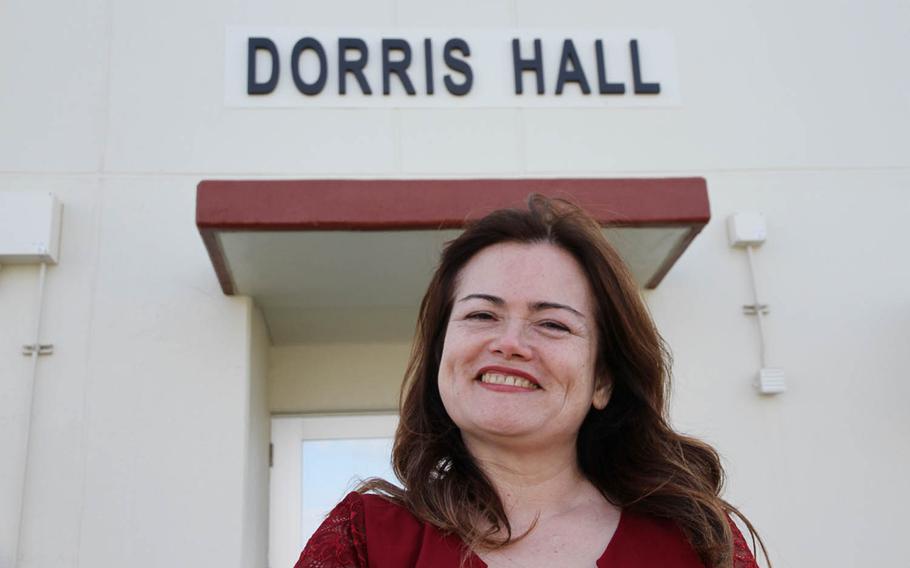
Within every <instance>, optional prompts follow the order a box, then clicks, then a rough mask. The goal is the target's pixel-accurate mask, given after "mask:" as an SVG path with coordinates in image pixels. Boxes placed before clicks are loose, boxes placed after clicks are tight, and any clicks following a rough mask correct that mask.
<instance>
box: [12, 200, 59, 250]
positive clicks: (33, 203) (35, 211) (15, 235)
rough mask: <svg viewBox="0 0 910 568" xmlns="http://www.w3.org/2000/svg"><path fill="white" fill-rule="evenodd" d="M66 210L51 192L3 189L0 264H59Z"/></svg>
mask: <svg viewBox="0 0 910 568" xmlns="http://www.w3.org/2000/svg"><path fill="white" fill-rule="evenodd" d="M62 210H63V206H62V204H61V203H60V202H59V201H58V200H57V198H56V197H54V195H53V194H51V193H44V192H26V191H0V264H31V263H39V262H47V263H50V264H56V263H57V259H58V255H59V252H60V218H61V214H62Z"/></svg>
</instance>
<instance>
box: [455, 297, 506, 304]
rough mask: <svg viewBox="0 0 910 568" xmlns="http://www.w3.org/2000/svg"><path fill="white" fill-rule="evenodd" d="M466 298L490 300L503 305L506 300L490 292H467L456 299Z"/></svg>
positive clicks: (461, 300) (492, 302)
mask: <svg viewBox="0 0 910 568" xmlns="http://www.w3.org/2000/svg"><path fill="white" fill-rule="evenodd" d="M467 300H484V301H487V302H490V303H491V304H496V305H497V306H503V305H505V303H506V301H505V300H503V299H502V298H500V297H499V296H493V295H491V294H468V295H467V296H464V297H462V298H461V299H460V300H458V301H459V302H465V301H467Z"/></svg>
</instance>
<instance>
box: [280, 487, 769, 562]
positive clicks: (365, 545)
mask: <svg viewBox="0 0 910 568" xmlns="http://www.w3.org/2000/svg"><path fill="white" fill-rule="evenodd" d="M733 531H734V537H735V539H734V562H733V566H734V568H758V565H757V564H756V563H755V559H754V558H753V556H752V553H751V552H750V551H749V547H748V545H747V544H746V541H745V539H743V536H742V534H741V533H740V532H739V531H738V530H737V529H736V527H734V528H733ZM462 549H463V544H462V542H461V540H460V539H459V538H458V537H457V536H453V535H443V534H442V533H440V532H439V531H438V530H437V529H436V528H435V527H434V526H432V525H430V524H428V523H425V522H423V521H420V520H418V519H417V518H416V517H414V516H413V515H412V514H411V513H410V512H409V511H408V510H407V509H405V508H404V507H401V506H400V505H396V504H395V503H392V502H390V501H388V500H386V499H384V498H382V497H379V496H378V495H362V494H360V493H356V492H355V493H349V494H348V495H347V497H345V498H344V499H343V500H342V501H341V503H339V504H338V505H337V506H336V507H335V508H334V509H333V510H332V512H331V513H329V516H328V517H327V518H326V520H325V521H324V522H323V523H322V525H321V526H320V527H319V528H318V529H317V530H316V532H315V533H313V536H312V537H311V538H310V541H309V542H308V543H307V545H306V548H305V549H304V550H303V552H302V553H301V554H300V559H299V560H298V561H297V564H295V565H294V568H368V567H369V568H405V567H411V566H413V567H415V568H458V567H459V565H460V562H461V551H462ZM597 566H598V567H599V568H606V567H610V568H616V567H620V568H704V566H703V565H702V563H701V561H700V560H699V559H698V556H697V555H696V554H695V551H694V550H693V549H692V547H691V546H690V545H689V543H688V541H686V538H685V536H683V534H682V532H681V531H680V530H679V528H678V527H676V525H675V524H674V523H672V522H671V521H666V520H660V519H656V518H652V517H645V516H641V515H636V514H633V513H629V512H628V511H623V513H622V516H621V517H620V520H619V526H618V527H617V528H616V532H615V533H614V534H613V538H612V539H611V540H610V543H609V545H608V546H607V548H606V550H604V553H603V555H602V556H601V557H600V559H598V560H597ZM464 568H486V564H484V562H483V561H482V560H481V559H480V558H478V557H477V556H476V555H475V554H470V555H469V556H468V558H467V561H466V562H465V563H464Z"/></svg>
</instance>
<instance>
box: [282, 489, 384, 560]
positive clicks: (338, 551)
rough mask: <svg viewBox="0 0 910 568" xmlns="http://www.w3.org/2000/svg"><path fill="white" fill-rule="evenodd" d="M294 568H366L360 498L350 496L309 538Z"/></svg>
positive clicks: (351, 494) (361, 500)
mask: <svg viewBox="0 0 910 568" xmlns="http://www.w3.org/2000/svg"><path fill="white" fill-rule="evenodd" d="M294 568H367V545H366V537H365V530H364V520H363V498H362V497H361V495H360V494H359V493H349V494H348V496H347V497H345V498H344V499H343V500H342V501H341V503H339V504H338V505H336V506H335V508H334V509H332V512H331V513H329V515H328V517H326V519H325V521H323V522H322V524H321V525H320V526H319V528H318V529H316V532H315V533H313V536H311V537H310V540H309V542H307V544H306V548H304V549H303V552H302V553H301V554H300V559H299V560H297V564H295V565H294Z"/></svg>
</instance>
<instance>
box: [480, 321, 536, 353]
mask: <svg viewBox="0 0 910 568" xmlns="http://www.w3.org/2000/svg"><path fill="white" fill-rule="evenodd" d="M525 327H526V326H525V323H524V322H523V321H515V320H512V321H509V322H507V323H506V324H505V325H503V326H502V327H501V328H500V329H499V333H498V334H497V335H496V337H495V338H494V339H493V341H492V342H491V343H490V351H492V352H493V353H496V354H498V355H501V356H503V357H505V358H506V359H511V358H513V357H518V358H521V359H529V358H530V357H531V348H530V346H529V345H528V342H527V338H526V337H525V332H526V329H525Z"/></svg>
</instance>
